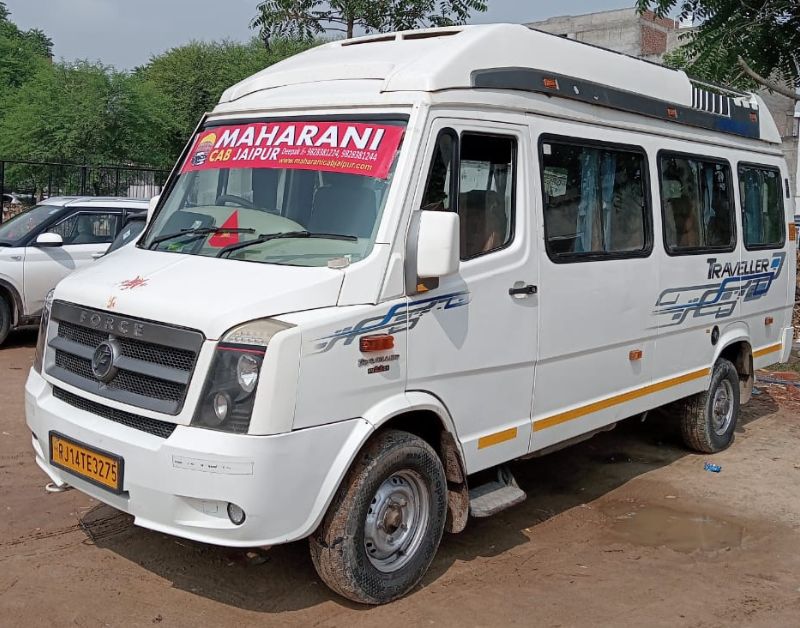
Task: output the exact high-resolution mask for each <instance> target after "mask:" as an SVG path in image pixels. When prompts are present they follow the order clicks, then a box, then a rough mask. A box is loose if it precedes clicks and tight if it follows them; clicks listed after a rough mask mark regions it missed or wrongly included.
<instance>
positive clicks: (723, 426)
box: [711, 379, 733, 436]
mask: <svg viewBox="0 0 800 628" xmlns="http://www.w3.org/2000/svg"><path fill="white" fill-rule="evenodd" d="M732 421H733V386H732V385H731V383H730V382H729V381H728V380H727V379H725V380H722V382H720V385H719V386H718V387H717V389H716V390H715V391H714V397H713V398H712V400H711V422H712V424H713V427H714V433H715V434H716V435H717V436H722V435H723V434H725V432H727V431H728V428H729V427H730V425H731V422H732Z"/></svg>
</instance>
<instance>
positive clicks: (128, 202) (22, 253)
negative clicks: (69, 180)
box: [0, 197, 148, 344]
mask: <svg viewBox="0 0 800 628" xmlns="http://www.w3.org/2000/svg"><path fill="white" fill-rule="evenodd" d="M147 205H148V203H147V201H142V200H133V199H122V198H87V197H60V198H57V197H54V198H51V199H48V200H47V201H46V202H45V203H43V204H41V205H37V206H35V207H32V208H31V209H29V210H27V211H25V212H23V213H21V214H18V215H17V216H15V217H13V218H12V219H10V220H9V221H7V222H5V223H3V224H2V225H0V344H2V343H3V342H4V341H5V339H6V337H7V336H8V333H9V331H10V330H12V329H14V328H16V327H21V326H23V325H30V324H34V323H35V322H36V321H37V320H38V318H39V315H40V313H41V311H42V305H43V303H44V298H45V296H46V295H47V293H48V292H49V291H50V290H52V289H53V288H54V287H55V285H56V284H57V283H58V282H59V281H61V280H62V279H63V278H64V277H66V276H67V275H68V274H69V273H71V272H72V271H74V270H75V269H77V268H80V267H81V266H84V265H86V264H88V263H89V262H91V261H92V260H93V259H97V258H98V257H101V256H102V255H103V254H104V253H105V252H106V250H107V249H108V247H109V244H111V242H112V241H113V240H114V238H115V237H116V236H117V234H118V233H119V231H120V229H121V227H122V225H123V223H124V222H125V219H126V217H127V215H128V214H129V213H130V212H132V211H135V212H137V213H140V212H141V211H142V210H146V209H147Z"/></svg>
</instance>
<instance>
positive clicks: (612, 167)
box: [600, 152, 617, 251]
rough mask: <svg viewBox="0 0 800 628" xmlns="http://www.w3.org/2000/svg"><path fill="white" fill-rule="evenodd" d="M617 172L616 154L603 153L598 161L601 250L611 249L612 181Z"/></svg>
mask: <svg viewBox="0 0 800 628" xmlns="http://www.w3.org/2000/svg"><path fill="white" fill-rule="evenodd" d="M616 174H617V156H616V155H614V154H613V153H605V152H604V153H603V157H602V159H601V162H600V193H601V195H602V200H603V250H604V251H610V250H611V232H612V226H611V220H612V216H613V215H614V181H615V179H616Z"/></svg>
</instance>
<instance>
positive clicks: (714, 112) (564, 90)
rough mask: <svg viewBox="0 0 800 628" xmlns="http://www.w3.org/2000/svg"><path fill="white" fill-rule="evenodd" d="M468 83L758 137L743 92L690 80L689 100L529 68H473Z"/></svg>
mask: <svg viewBox="0 0 800 628" xmlns="http://www.w3.org/2000/svg"><path fill="white" fill-rule="evenodd" d="M472 86H473V87H476V88H491V89H512V90H521V91H527V92H535V93H539V94H546V95H548V96H556V97H560V98H567V99H569V100H577V101H581V102H585V103H589V104H592V105H599V106H601V107H608V108H610V109H617V110H619V111H627V112H629V113H637V114H639V115H643V116H648V117H650V118H658V119H660V120H666V121H669V122H675V123H677V124H684V125H687V126H693V127H698V128H702V129H708V130H711V131H717V132H720V133H727V134H730V135H739V136H742V137H749V138H753V139H759V138H760V124H759V112H758V105H757V104H756V103H755V102H751V101H750V99H749V97H748V95H747V94H738V93H737V94H735V95H727V94H722V93H714V92H712V91H711V90H709V89H705V88H704V87H701V86H698V85H695V84H692V105H691V106H687V105H681V104H677V103H673V102H668V101H666V100H661V99H659V98H654V97H652V96H645V95H642V94H637V93H634V92H630V91H626V90H622V89H618V88H615V87H609V86H608V85H601V84H599V83H594V82H592V81H586V80H583V79H578V78H575V77H571V76H565V75H563V74H556V73H553V72H544V71H542V70H536V69H532V68H519V67H510V68H488V69H485V70H475V71H473V72H472Z"/></svg>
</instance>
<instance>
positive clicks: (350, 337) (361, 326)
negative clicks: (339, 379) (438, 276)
mask: <svg viewBox="0 0 800 628" xmlns="http://www.w3.org/2000/svg"><path fill="white" fill-rule="evenodd" d="M469 301H470V294H469V292H453V293H450V294H445V295H442V296H439V297H432V298H428V299H422V300H420V301H413V302H411V303H398V304H397V305H394V306H392V307H391V308H390V309H389V311H388V312H387V313H386V314H384V315H383V316H375V317H373V318H367V319H364V320H363V321H360V322H358V323H356V324H355V325H353V326H352V327H345V328H344V329H340V330H339V331H337V332H336V333H335V334H332V335H330V336H325V337H324V338H320V339H319V340H317V341H316V344H315V346H314V348H315V349H316V351H315V352H314V353H325V352H327V351H330V350H331V349H332V348H333V347H334V346H335V345H336V344H337V343H338V342H339V341H342V342H343V343H344V345H345V346H347V345H349V344H352V343H353V341H355V340H357V339H358V338H360V337H361V336H364V335H367V334H374V333H376V332H384V333H387V334H399V333H402V332H404V331H407V330H411V329H414V327H416V326H417V323H419V321H420V319H421V318H422V317H423V316H424V315H425V314H427V313H428V312H433V311H434V310H452V309H454V308H458V307H463V306H465V305H468V304H469Z"/></svg>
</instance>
